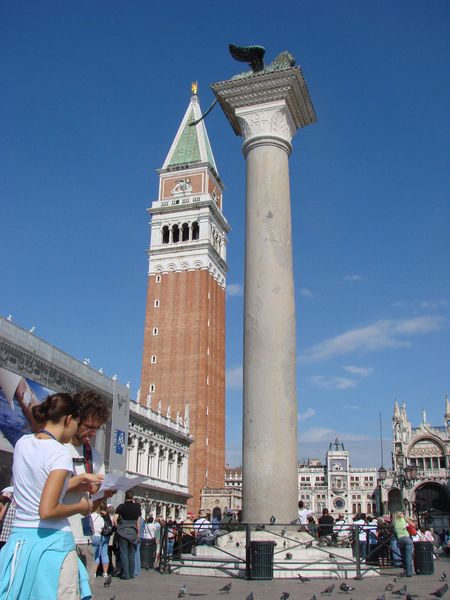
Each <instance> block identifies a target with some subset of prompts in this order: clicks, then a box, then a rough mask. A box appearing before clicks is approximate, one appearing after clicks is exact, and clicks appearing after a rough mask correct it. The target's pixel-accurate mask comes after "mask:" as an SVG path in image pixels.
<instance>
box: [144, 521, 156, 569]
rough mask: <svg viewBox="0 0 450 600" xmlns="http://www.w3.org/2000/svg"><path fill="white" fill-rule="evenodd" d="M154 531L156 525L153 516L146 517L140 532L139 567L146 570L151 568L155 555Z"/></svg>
mask: <svg viewBox="0 0 450 600" xmlns="http://www.w3.org/2000/svg"><path fill="white" fill-rule="evenodd" d="M156 532H157V527H156V525H155V523H154V522H153V517H152V516H151V515H150V516H149V517H147V519H146V520H145V523H144V528H143V530H142V533H141V567H142V568H143V569H145V570H146V571H148V570H149V569H153V565H154V563H155V556H156Z"/></svg>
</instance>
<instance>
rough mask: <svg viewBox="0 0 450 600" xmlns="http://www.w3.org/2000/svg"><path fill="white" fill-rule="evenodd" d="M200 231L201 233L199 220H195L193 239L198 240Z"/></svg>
mask: <svg viewBox="0 0 450 600" xmlns="http://www.w3.org/2000/svg"><path fill="white" fill-rule="evenodd" d="M199 233H200V230H199V227H198V223H197V221H194V222H193V223H192V239H193V240H198V238H199Z"/></svg>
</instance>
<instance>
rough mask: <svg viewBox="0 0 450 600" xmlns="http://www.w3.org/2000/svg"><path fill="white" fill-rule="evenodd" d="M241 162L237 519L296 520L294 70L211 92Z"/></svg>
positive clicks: (298, 111) (304, 97) (307, 119)
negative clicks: (239, 141)
mask: <svg viewBox="0 0 450 600" xmlns="http://www.w3.org/2000/svg"><path fill="white" fill-rule="evenodd" d="M212 88H213V91H214V93H215V94H216V96H217V98H218V99H219V102H220V104H221V106H222V108H223V109H224V112H225V114H226V116H227V117H228V119H229V120H230V123H231V125H232V127H233V129H234V131H235V132H236V133H237V134H238V135H241V136H242V137H243V138H244V144H243V152H244V156H245V158H246V161H247V186H246V238H245V295H244V414H243V520H244V521H248V522H264V523H268V522H269V520H270V518H271V516H272V515H273V516H275V517H276V520H277V522H278V523H289V522H290V521H291V520H293V519H295V518H296V516H297V500H298V492H297V484H298V481H297V480H298V475H297V397H296V366H297V356H296V327H295V297H294V280H293V266H292V241H291V207H290V189H289V164H288V158H289V154H290V152H291V139H292V137H293V135H294V134H295V132H296V129H297V128H298V127H300V126H304V125H307V124H308V123H312V122H314V121H315V115H314V110H313V108H312V105H311V102H310V100H309V96H308V93H307V90H306V84H305V82H304V80H303V76H302V75H301V71H300V69H298V68H289V69H285V70H281V71H276V72H271V73H259V74H254V75H251V76H249V77H245V78H241V79H236V80H231V81H225V82H222V83H217V84H214V85H213V86H212Z"/></svg>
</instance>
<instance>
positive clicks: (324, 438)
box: [299, 427, 368, 443]
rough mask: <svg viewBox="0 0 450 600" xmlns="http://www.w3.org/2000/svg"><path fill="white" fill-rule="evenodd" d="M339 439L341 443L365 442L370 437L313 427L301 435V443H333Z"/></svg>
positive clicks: (329, 428)
mask: <svg viewBox="0 0 450 600" xmlns="http://www.w3.org/2000/svg"><path fill="white" fill-rule="evenodd" d="M336 438H338V439H339V440H340V441H344V442H345V441H353V442H360V441H363V440H367V439H368V437H367V436H366V435H363V434H358V433H345V432H340V431H336V429H332V428H331V427H311V429H307V430H306V431H302V432H300V434H299V440H300V442H310V443H313V442H328V443H329V442H331V441H333V440H334V439H336Z"/></svg>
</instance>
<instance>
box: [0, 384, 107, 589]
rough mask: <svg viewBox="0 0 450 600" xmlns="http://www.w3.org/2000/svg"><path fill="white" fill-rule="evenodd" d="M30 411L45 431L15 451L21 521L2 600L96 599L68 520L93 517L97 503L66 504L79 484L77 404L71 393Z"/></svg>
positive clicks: (5, 566) (4, 557) (0, 575)
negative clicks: (74, 452) (74, 449)
mask: <svg viewBox="0 0 450 600" xmlns="http://www.w3.org/2000/svg"><path fill="white" fill-rule="evenodd" d="M31 410H32V414H33V419H34V420H35V421H36V422H37V423H39V424H40V425H41V427H42V428H41V430H40V431H39V432H38V433H32V434H28V435H24V436H23V437H21V438H20V439H19V440H18V441H17V443H16V446H15V449H14V460H13V480H14V497H15V501H16V518H15V521H14V525H13V528H12V531H11V534H10V536H9V538H8V541H7V542H6V544H5V546H4V547H3V549H2V551H1V562H2V569H1V572H0V600H5V599H6V598H8V599H10V598H45V599H46V600H56V599H57V598H64V600H79V599H80V598H81V599H82V600H84V599H86V600H87V599H89V598H91V597H92V595H91V591H90V588H89V584H88V575H87V573H86V570H85V569H84V567H83V565H82V564H81V563H80V561H78V558H77V553H76V549H75V541H74V537H73V534H72V532H71V529H70V525H69V521H68V517H69V516H71V515H74V514H78V513H81V514H82V515H89V514H90V512H91V510H92V502H91V501H90V500H88V499H86V498H82V499H80V500H79V501H78V502H76V503H73V504H62V502H61V499H62V497H63V496H64V494H65V491H66V489H67V488H68V487H70V486H76V485H77V484H78V483H79V482H80V480H79V479H78V478H72V479H70V477H69V476H70V475H71V474H72V473H73V465H72V457H71V455H70V453H69V451H68V450H67V448H66V447H65V446H64V444H65V443H66V442H68V441H69V440H70V439H71V438H72V436H73V435H74V433H75V431H76V430H77V427H78V422H79V409H78V405H77V403H76V402H75V401H74V399H73V397H72V396H71V395H70V394H53V395H51V396H49V397H48V398H47V399H46V400H45V401H44V402H42V403H41V404H39V405H37V406H33V408H32V409H31ZM88 481H90V482H91V483H92V484H96V483H98V481H99V480H98V478H96V477H95V476H93V477H90V478H88ZM79 582H80V583H79Z"/></svg>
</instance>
